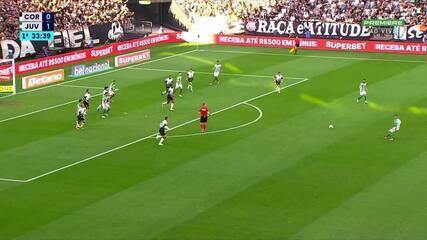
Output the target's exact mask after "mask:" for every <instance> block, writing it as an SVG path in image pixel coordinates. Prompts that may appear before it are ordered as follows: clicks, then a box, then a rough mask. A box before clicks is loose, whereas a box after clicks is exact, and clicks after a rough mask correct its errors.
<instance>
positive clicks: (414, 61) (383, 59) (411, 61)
mask: <svg viewBox="0 0 427 240" xmlns="http://www.w3.org/2000/svg"><path fill="white" fill-rule="evenodd" d="M199 51H200V52H219V53H235V54H254V55H266V56H282V57H305V58H324V59H343V60H366V61H379V62H403V63H427V61H422V60H405V59H385V58H364V57H360V58H357V57H334V56H321V55H289V54H281V53H263V52H248V51H233V50H209V49H200V50H199Z"/></svg>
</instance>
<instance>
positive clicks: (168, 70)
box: [131, 67, 305, 79]
mask: <svg viewBox="0 0 427 240" xmlns="http://www.w3.org/2000/svg"><path fill="white" fill-rule="evenodd" d="M131 69H137V70H142V71H144V70H145V71H157V72H185V71H186V70H175V69H159V68H140V67H133V68H131ZM194 73H196V74H213V73H211V72H199V71H194ZM221 74H222V75H226V76H240V77H257V78H273V75H254V74H239V73H221ZM285 78H288V79H305V78H303V77H285Z"/></svg>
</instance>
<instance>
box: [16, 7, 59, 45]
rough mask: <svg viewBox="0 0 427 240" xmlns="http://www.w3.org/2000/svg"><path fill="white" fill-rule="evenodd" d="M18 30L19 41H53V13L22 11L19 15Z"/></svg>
mask: <svg viewBox="0 0 427 240" xmlns="http://www.w3.org/2000/svg"><path fill="white" fill-rule="evenodd" d="M19 30H20V31H19V40H21V41H53V36H54V31H55V16H54V13H51V12H46V13H42V12H23V13H21V14H20V16H19Z"/></svg>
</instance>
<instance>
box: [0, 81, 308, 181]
mask: <svg viewBox="0 0 427 240" xmlns="http://www.w3.org/2000/svg"><path fill="white" fill-rule="evenodd" d="M308 80H309V79H308V78H305V79H303V80H300V81H298V82H295V83H292V84H289V85H286V86H284V87H282V88H281V89H286V88H290V87H293V86H295V85H298V84H301V83H303V82H306V81H308ZM273 93H276V90H274V91H270V92H267V93H264V94H261V95H258V96H255V97H252V98H249V99H247V100H244V101H241V102H239V103H236V104H234V105H231V106H229V107H226V108H223V109H221V110H218V111H216V112H214V113H213V114H212V115H215V114H218V113H220V112H224V111H227V110H229V109H232V108H235V107H237V106H239V105H242V104H247V103H248V102H250V101H253V100H256V99H259V98H262V97H265V96H267V95H270V94H273ZM198 120H199V118H196V119H193V120H190V121H187V122H184V123H181V124H179V125H176V126H175V127H172V128H170V130H169V131H172V130H174V129H177V128H180V127H182V126H185V125H188V124H190V123H193V122H195V121H198ZM156 135H157V133H153V134H151V135H148V136H146V137H143V138H140V139H137V140H135V141H132V142H129V143H126V144H124V145H121V146H118V147H115V148H112V149H110V150H107V151H105V152H102V153H98V154H96V155H93V156H91V157H88V158H85V159H83V160H80V161H78V162H75V163H71V164H69V165H66V166H63V167H60V168H58V169H55V170H52V171H49V172H47V173H44V174H41V175H38V176H36V177H33V178H30V179H27V180H17V181H22V182H26V183H27V182H31V181H34V180H36V179H39V178H42V177H45V176H47V175H50V174H53V173H56V172H59V171H62V170H64V169H67V168H70V167H72V166H75V165H78V164H81V163H84V162H87V161H90V160H92V159H95V158H98V157H101V156H104V155H107V154H109V153H111V152H115V151H117V150H120V149H123V148H126V147H129V146H131V145H134V144H136V143H139V142H141V141H144V140H146V139H149V138H152V137H154V136H156ZM0 181H1V179H0Z"/></svg>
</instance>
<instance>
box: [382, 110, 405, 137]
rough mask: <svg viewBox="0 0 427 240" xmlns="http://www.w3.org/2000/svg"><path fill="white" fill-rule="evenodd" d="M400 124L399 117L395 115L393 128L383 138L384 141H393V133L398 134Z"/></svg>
mask: <svg viewBox="0 0 427 240" xmlns="http://www.w3.org/2000/svg"><path fill="white" fill-rule="evenodd" d="M401 124H402V121H401V120H400V118H399V115H397V114H395V115H394V120H393V127H392V128H390V130H388V133H387V135H386V136H385V137H384V139H388V140H391V141H393V140H394V138H393V134H394V133H395V132H398V131H399V130H400V125H401Z"/></svg>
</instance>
